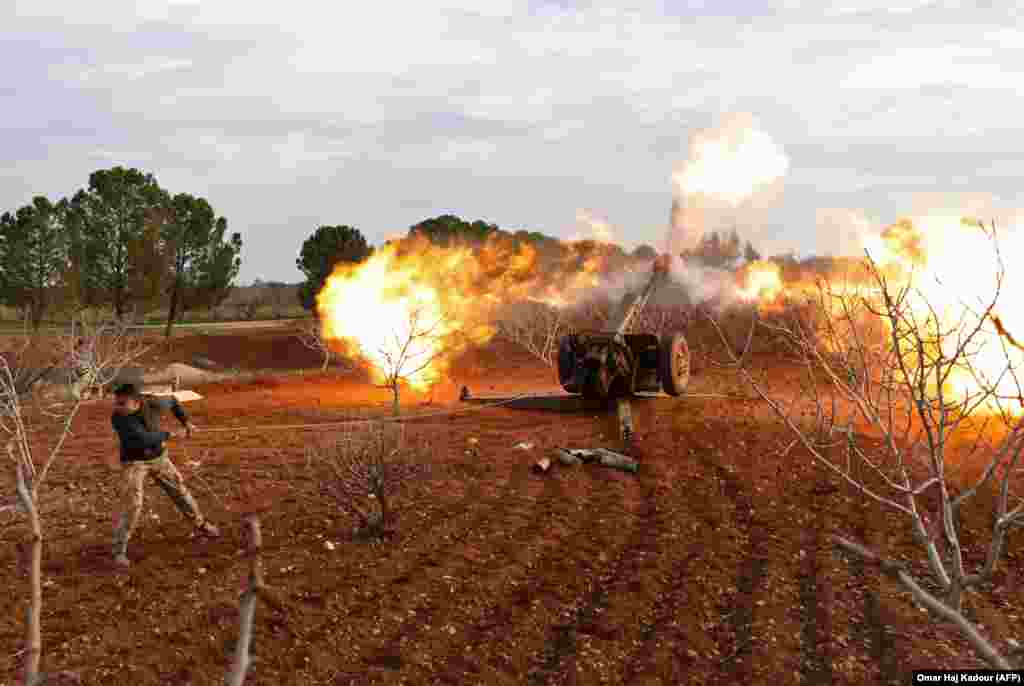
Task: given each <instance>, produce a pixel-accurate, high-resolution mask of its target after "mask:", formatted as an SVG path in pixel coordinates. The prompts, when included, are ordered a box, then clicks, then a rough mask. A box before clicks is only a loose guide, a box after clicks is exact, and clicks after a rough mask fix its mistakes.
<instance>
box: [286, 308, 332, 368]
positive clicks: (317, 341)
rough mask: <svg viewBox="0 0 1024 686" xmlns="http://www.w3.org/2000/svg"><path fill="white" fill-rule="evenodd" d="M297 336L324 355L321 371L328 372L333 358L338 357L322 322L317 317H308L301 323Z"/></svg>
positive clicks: (303, 342) (304, 343)
mask: <svg viewBox="0 0 1024 686" xmlns="http://www.w3.org/2000/svg"><path fill="white" fill-rule="evenodd" d="M295 337H296V338H298V339H299V340H300V341H302V344H303V345H304V346H306V347H307V348H309V349H310V350H312V351H313V352H316V353H319V354H320V355H322V356H323V360H324V361H323V364H322V365H321V366H320V371H321V372H326V371H327V367H328V366H329V365H330V363H331V358H332V357H333V358H337V355H336V353H335V352H334V351H333V350H332V349H331V345H330V342H329V341H328V340H327V339H326V338H325V337H324V335H323V329H322V328H321V326H320V322H318V321H317V320H316V319H308V320H306V321H303V322H301V323H300V324H299V328H298V331H297V333H296V334H295Z"/></svg>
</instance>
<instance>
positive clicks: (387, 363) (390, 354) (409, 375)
mask: <svg viewBox="0 0 1024 686" xmlns="http://www.w3.org/2000/svg"><path fill="white" fill-rule="evenodd" d="M443 324H444V319H443V315H441V316H440V317H431V316H430V315H429V314H428V313H427V312H426V311H425V308H424V307H422V306H420V305H413V306H412V307H411V308H410V309H409V315H408V318H407V319H406V320H405V321H403V322H401V324H400V326H399V327H398V328H396V329H394V330H392V331H389V332H388V333H387V335H386V336H385V340H384V341H383V342H382V343H381V344H380V345H379V346H378V349H377V354H376V356H375V362H376V363H377V364H378V366H379V368H380V371H381V373H382V374H383V376H384V383H383V387H384V388H388V389H390V390H391V397H392V413H393V414H394V415H395V416H396V417H397V416H398V415H399V413H400V411H401V406H400V404H399V392H400V390H401V387H402V384H403V383H408V382H409V381H410V380H413V379H416V378H417V377H420V378H422V377H423V375H424V374H427V375H429V373H430V369H429V368H430V365H431V364H432V363H433V362H434V361H435V360H437V359H439V358H440V357H442V356H444V355H446V354H447V353H449V352H450V350H451V349H453V347H454V342H453V340H452V335H444V334H443V328H444V327H443V326H442V325H443ZM425 380H426V381H427V382H428V383H430V382H432V381H434V380H435V379H431V378H427V379H425Z"/></svg>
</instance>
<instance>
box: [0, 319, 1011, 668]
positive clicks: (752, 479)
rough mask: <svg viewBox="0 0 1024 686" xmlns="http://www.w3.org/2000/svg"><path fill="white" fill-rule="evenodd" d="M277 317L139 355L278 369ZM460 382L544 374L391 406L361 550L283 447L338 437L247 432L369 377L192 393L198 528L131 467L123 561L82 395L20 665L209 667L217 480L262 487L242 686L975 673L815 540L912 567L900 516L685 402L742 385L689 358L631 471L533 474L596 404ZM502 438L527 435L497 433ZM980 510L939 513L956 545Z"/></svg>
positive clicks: (754, 417) (12, 534)
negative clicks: (552, 405)
mask: <svg viewBox="0 0 1024 686" xmlns="http://www.w3.org/2000/svg"><path fill="white" fill-rule="evenodd" d="M276 335H277V336H278V337H279V338H278V339H277V340H276V342H275V339H274V337H273V335H272V334H270V333H266V334H260V335H253V334H251V333H250V332H247V333H246V334H244V335H238V334H235V335H223V336H210V337H202V336H186V337H182V338H181V339H175V343H174V344H173V346H172V348H171V349H170V350H169V351H165V353H164V355H165V361H170V360H173V359H177V360H180V361H188V359H189V356H191V355H194V354H202V355H204V356H207V357H210V358H212V359H214V360H215V361H217V362H221V363H223V364H226V365H229V366H233V367H251V368H261V369H270V368H278V369H281V368H284V367H286V366H290V367H294V366H299V365H297V364H295V362H294V361H293V362H292V364H290V365H286V364H285V362H287V361H288V360H291V359H292V356H293V355H295V356H296V357H297V356H298V355H300V354H302V353H299V352H298V351H299V350H300V349H301V348H300V347H296V346H295V345H293V344H292V343H290V342H287V341H284V340H281V339H280V336H281V334H280V333H277V334H276ZM174 346H176V347H174ZM301 359H302V361H301V364H303V365H309V366H316V364H317V361H316V358H315V355H310V356H309V357H308V358H301ZM239 360H242V361H239ZM756 364H757V365H758V366H760V367H762V368H765V369H766V371H767V373H768V375H769V379H771V380H772V382H773V383H774V384H775V385H776V387H786V386H787V384H791V383H792V378H791V374H790V372H789V371H787V369H786V368H785V367H783V366H781V365H780V364H779V363H777V362H776V361H774V360H773V358H763V359H762V358H757V359H756ZM462 383H468V385H469V386H470V388H471V389H472V390H474V391H476V392H480V393H494V392H506V391H508V392H519V391H524V390H528V389H530V388H537V389H539V390H555V389H554V388H553V386H552V384H551V382H550V374H549V373H547V372H546V370H544V369H543V368H541V367H540V366H539V365H537V364H536V363H535V362H533V361H532V360H530V359H529V358H528V357H526V356H524V355H523V354H520V353H518V352H517V351H515V350H512V349H509V348H507V347H502V346H494V347H492V348H490V349H488V350H487V351H484V352H483V353H480V354H479V355H476V356H475V357H473V358H472V359H467V360H463V361H462V362H461V363H460V364H459V365H456V367H455V369H454V370H453V380H452V382H451V383H450V384H447V385H446V386H445V387H444V389H443V390H441V391H439V392H438V393H436V394H435V396H434V398H433V399H430V398H426V397H423V396H410V397H407V398H405V400H404V402H403V404H404V410H405V411H406V412H407V413H408V414H414V413H428V414H429V415H430V416H427V417H425V418H422V419H418V420H414V421H410V422H409V423H408V425H407V426H408V428H407V431H408V440H410V441H421V440H422V441H428V442H429V444H430V445H431V447H432V452H431V458H430V460H431V462H430V467H431V474H430V477H429V479H428V480H426V481H425V482H423V483H422V485H420V486H419V487H418V488H414V489H413V490H411V491H410V492H409V493H408V494H407V495H406V496H405V497H404V498H401V499H400V500H399V501H398V503H399V504H400V505H401V510H400V512H399V515H398V520H397V532H396V533H395V534H394V535H393V537H391V538H390V539H386V540H384V541H382V542H368V541H363V540H356V539H354V538H353V536H352V534H351V529H352V525H353V522H352V521H351V520H350V519H349V518H347V517H345V516H344V515H342V514H341V512H340V511H339V510H338V508H337V506H336V505H335V504H333V503H332V501H331V500H330V499H329V498H328V497H326V496H325V495H324V494H323V488H322V486H323V480H324V478H325V472H324V471H323V469H322V468H321V466H320V465H318V464H317V463H316V461H315V460H314V461H313V462H312V463H311V464H307V462H306V458H307V455H306V450H305V448H306V447H307V446H311V445H314V444H317V443H322V442H324V441H327V440H329V439H330V437H331V435H332V433H331V432H332V431H337V430H338V429H337V428H320V429H291V430H285V429H273V428H260V427H272V426H279V425H290V424H303V423H318V422H330V421H336V420H339V419H343V418H347V417H353V416H372V415H380V414H383V413H385V412H386V411H387V409H386V408H387V404H388V402H389V400H390V399H389V395H388V392H387V391H386V390H382V389H377V388H373V387H372V386H370V385H369V384H368V383H367V382H366V381H365V380H361V379H359V378H358V377H349V376H344V375H341V376H330V375H328V376H315V375H313V376H301V377H300V376H280V377H271V376H268V377H266V378H262V379H257V380H256V381H255V382H253V383H247V384H220V385H217V386H209V387H205V388H201V389H198V390H199V391H200V392H201V393H202V394H203V395H204V396H205V398H204V399H203V400H201V401H198V402H196V403H191V404H189V405H188V409H189V410H190V411H191V412H192V413H193V416H194V418H195V421H196V423H197V424H198V425H199V426H200V427H202V428H205V429H206V431H205V432H200V433H199V434H197V435H196V436H195V437H194V438H193V439H192V440H190V441H176V442H173V443H172V444H171V446H170V449H171V453H172V456H173V458H174V459H175V461H176V463H177V464H178V465H179V468H180V469H181V470H182V472H183V474H184V475H185V476H186V478H187V479H188V481H189V483H190V484H191V486H192V488H193V491H194V493H195V495H196V496H197V498H198V499H199V501H200V503H201V505H202V506H203V507H204V508H205V509H206V511H207V512H208V514H209V515H210V517H211V518H213V519H214V520H215V521H217V522H218V523H220V524H221V525H222V528H223V530H224V536H223V537H222V538H221V539H219V540H213V541H205V540H194V539H192V538H191V537H190V533H189V527H188V526H187V525H186V523H185V521H184V520H183V519H182V518H181V517H180V515H178V514H177V513H176V511H174V509H173V507H172V505H171V503H170V501H169V500H168V499H167V498H165V497H164V496H163V494H162V493H160V492H159V491H158V490H157V489H156V488H153V487H152V486H151V485H150V486H148V487H147V493H146V498H147V500H146V510H145V515H144V519H143V522H142V525H141V527H140V530H139V531H138V533H137V535H136V537H135V539H134V540H133V543H132V545H131V547H130V550H129V556H130V557H131V559H132V561H133V566H132V567H131V568H130V570H127V571H120V570H117V569H115V568H114V567H113V566H112V564H111V562H110V550H109V542H110V529H111V512H112V508H113V503H114V498H115V493H116V487H117V479H118V474H117V472H116V470H115V469H114V468H113V467H112V465H111V461H112V460H113V459H114V458H113V456H114V449H115V445H114V442H113V437H112V436H111V435H110V429H109V416H108V412H109V411H108V409H107V408H106V407H105V406H103V405H97V404H94V405H88V406H86V407H85V408H84V409H83V410H82V412H81V414H80V416H79V417H78V419H77V420H76V424H75V437H74V438H73V439H72V440H71V442H70V443H69V444H68V446H67V447H66V449H65V451H64V455H63V457H62V458H61V459H60V461H59V462H58V464H57V466H56V467H55V468H54V471H53V472H52V475H51V477H50V478H49V481H48V484H47V485H46V488H47V489H48V490H49V492H50V493H55V494H59V497H55V498H51V499H50V500H49V505H48V507H47V509H46V511H45V520H44V525H45V532H46V536H47V539H46V541H45V548H44V562H43V567H44V569H43V576H44V585H45V587H44V612H43V617H42V622H43V637H44V654H43V664H44V667H45V668H49V669H54V670H56V669H68V670H77V671H78V672H79V673H80V674H81V675H82V677H83V679H84V683H86V684H96V685H97V686H98V685H100V684H103V685H106V684H111V683H120V684H132V685H139V686H142V685H148V684H197V685H198V684H220V683H222V680H223V676H224V673H225V671H226V668H227V665H228V664H229V662H230V658H231V654H232V651H233V648H234V644H235V640H236V637H237V635H238V625H237V608H238V602H237V601H238V593H239V589H240V584H241V583H242V580H243V576H244V573H245V561H244V559H242V558H241V557H239V551H240V550H241V548H242V541H241V537H240V534H241V526H240V521H239V519H238V516H237V514H235V513H233V512H232V511H229V510H228V509H227V506H228V505H230V504H231V503H233V502H236V501H237V496H238V492H239V483H240V481H241V480H244V481H245V483H246V484H248V485H249V486H250V487H251V488H254V489H256V490H261V489H267V492H269V493H271V494H272V495H273V497H274V501H273V506H272V508H271V509H270V510H269V511H268V512H267V513H266V514H265V515H264V516H263V518H262V523H263V532H264V544H265V550H264V554H263V558H264V562H265V567H266V577H267V582H268V584H269V585H270V586H271V587H272V588H273V591H274V592H275V593H276V594H277V597H279V598H280V599H281V601H282V603H283V611H280V610H277V609H274V608H272V607H271V606H270V605H268V604H266V603H260V605H259V606H258V608H257V611H256V631H255V639H254V646H253V652H254V655H255V656H256V661H255V663H254V664H253V666H252V669H251V672H250V675H249V678H248V679H247V681H246V683H247V684H267V685H270V684H275V685H276V684H376V683H380V684H385V683H388V684H400V683H405V684H544V683H551V684H556V683H557V684H722V685H724V684H772V685H773V686H776V685H778V686H781V685H783V684H830V683H835V684H868V683H883V684H889V683H893V684H905V683H909V681H910V676H909V672H910V670H912V669H914V668H926V667H947V668H954V667H969V666H977V665H978V664H979V662H978V660H977V659H976V658H975V657H974V656H973V654H972V653H971V651H970V650H969V649H968V647H967V646H966V644H965V643H964V642H963V641H962V640H961V639H960V638H959V637H958V636H957V635H956V633H955V632H954V631H953V630H952V629H950V628H949V627H945V626H940V625H937V624H935V623H934V622H932V621H931V620H929V619H928V618H927V617H926V615H924V614H923V613H922V611H921V610H919V609H918V608H916V607H915V606H914V605H913V604H912V603H911V602H909V600H908V598H907V596H906V594H905V593H904V592H903V591H902V590H901V589H900V588H898V587H896V586H895V585H894V584H893V583H892V582H890V581H887V580H882V579H880V578H879V576H878V574H877V573H876V572H875V571H874V570H872V569H871V568H870V567H868V566H866V565H864V564H861V563H858V562H853V563H850V562H848V561H847V560H845V559H843V558H842V557H840V556H839V555H838V554H837V553H836V552H835V551H834V549H833V547H832V546H831V545H830V543H829V536H830V535H832V534H834V533H840V534H845V535H848V536H850V537H853V538H856V539H858V540H861V541H865V542H867V543H869V544H871V545H874V546H877V547H879V548H881V549H883V550H885V551H887V552H888V553H889V554H891V555H894V556H897V557H906V558H907V559H915V560H919V559H920V558H921V556H920V554H919V549H918V548H916V547H915V546H914V544H913V540H912V537H911V536H910V532H909V530H908V528H907V527H906V526H905V523H904V522H903V521H901V520H900V519H898V518H897V517H896V516H894V515H890V514H887V513H885V512H884V511H883V510H882V509H881V508H880V507H879V506H877V505H875V504H874V503H871V502H868V501H866V500H865V498H864V497H862V496H860V495H859V494H857V493H855V492H853V491H851V490H850V489H848V488H847V487H845V486H842V485H839V484H837V483H836V482H835V481H834V479H833V478H832V477H830V476H829V475H827V474H826V473H824V471H823V470H821V469H820V468H817V467H815V466H814V465H813V464H811V463H810V461H809V460H808V458H807V457H806V454H805V453H804V452H803V451H801V450H799V449H797V448H793V449H792V450H790V451H789V452H788V453H786V454H785V455H782V454H781V453H782V452H783V451H784V448H785V446H787V445H788V444H789V443H790V441H791V438H790V437H789V436H788V435H787V434H786V432H785V431H784V430H783V429H782V427H781V426H780V425H779V422H778V421H777V420H775V419H774V418H773V417H771V416H770V415H769V414H768V412H767V411H766V410H765V408H764V407H763V405H762V404H761V403H758V402H755V401H751V400H744V399H739V398H731V397H703V394H709V393H712V394H722V395H727V396H728V395H738V394H742V393H743V389H742V387H741V385H740V384H739V382H738V381H737V380H736V379H735V375H734V373H733V372H730V371H728V370H726V369H722V368H718V367H715V366H713V365H706V366H704V368H703V369H702V371H701V373H700V374H697V375H696V376H695V377H694V378H693V379H692V382H691V387H690V391H691V392H692V394H693V397H689V398H680V399H671V398H658V399H656V400H649V401H642V402H637V403H636V406H635V409H634V415H635V418H636V422H637V429H638V432H639V438H640V440H639V442H638V448H637V451H636V454H637V456H638V458H639V459H640V461H641V464H642V466H641V469H640V471H639V473H638V474H635V475H632V474H627V473H622V472H618V471H613V470H609V469H605V468H602V467H597V466H579V467H573V468H569V467H556V468H554V469H553V470H552V471H551V472H550V473H548V474H545V475H536V474H532V473H531V471H530V469H529V466H530V464H531V463H532V461H533V460H535V459H536V458H537V457H539V456H541V455H544V454H545V453H546V451H548V449H550V448H552V447H555V446H566V447H586V446H599V445H603V446H607V447H613V448H614V447H616V441H615V440H614V438H615V423H614V421H612V419H611V415H610V414H606V413H595V412H558V411H550V410H523V409H510V408H507V407H481V406H476V405H463V404H460V403H458V402H457V401H456V400H455V394H456V393H457V390H458V387H459V385H460V384H462ZM438 412H452V414H449V415H438V414H436V413H438ZM172 421H173V420H172V419H170V418H168V419H167V420H165V422H172ZM232 427H237V428H235V429H232ZM470 438H475V439H477V442H476V443H475V444H470V442H469V440H468V439H470ZM39 440H40V441H41V442H43V441H45V440H46V439H45V437H40V438H39ZM521 441H527V442H531V443H534V444H535V445H534V447H533V449H532V450H529V451H524V450H517V449H514V447H513V446H515V445H516V444H517V443H519V442H521ZM473 446H475V448H476V449H477V451H474V450H472V449H471V447H473ZM477 453H478V454H477ZM4 478H5V479H6V480H5V481H3V488H4V493H10V492H11V484H10V479H9V477H8V476H7V475H6V474H5V475H4ZM988 516H989V512H988V510H986V509H985V508H984V507H980V506H979V507H972V508H971V509H969V510H968V511H967V512H965V524H964V527H963V528H964V531H965V535H967V536H971V537H974V538H970V539H969V540H968V547H967V551H968V556H969V557H970V559H971V561H972V562H976V561H977V559H978V557H979V556H980V555H981V554H982V552H983V548H982V545H981V544H982V542H983V541H984V540H987V539H985V538H983V537H982V534H983V531H984V529H985V527H986V525H987V523H988V521H989V520H988ZM26 535H27V534H26V529H25V526H24V525H23V523H22V521H21V520H20V519H19V518H17V517H16V516H14V515H12V514H10V513H8V514H0V574H2V575H3V578H4V579H5V580H6V581H5V588H7V589H8V592H7V593H6V594H4V597H3V599H2V600H0V617H2V619H0V646H2V650H0V661H2V662H0V684H13V683H15V681H16V677H15V666H16V662H17V657H15V656H14V654H15V653H16V652H17V651H18V650H20V649H21V647H22V645H23V621H24V616H25V603H24V598H25V594H24V592H23V589H24V588H25V576H24V574H23V572H21V571H20V569H19V566H18V564H17V557H18V552H17V548H16V546H17V544H18V542H21V541H25V540H26ZM327 542H331V543H333V544H334V549H333V550H330V549H328V546H326V545H325V544H326V543H327ZM1019 543H1020V537H1019V534H1014V535H1012V536H1011V538H1010V540H1009V557H1008V559H1007V560H1006V561H1005V562H1004V563H1003V564H1002V565H1001V566H1000V572H999V573H998V575H997V577H996V584H995V590H991V589H988V588H986V589H983V592H982V593H980V594H978V595H970V596H969V597H968V600H967V608H968V613H969V614H970V615H971V616H972V617H974V618H975V619H977V620H979V621H980V622H981V623H982V624H983V625H984V626H985V630H986V632H988V633H989V634H990V635H992V636H994V637H998V638H999V639H1000V641H1002V640H1004V639H1006V638H1009V637H1013V636H1014V635H1015V634H1014V633H1013V627H1014V626H1016V624H1017V622H1016V621H1015V620H1016V619H1017V618H1018V617H1019V616H1020V614H1021V611H1022V609H1024V602H1022V600H1021V598H1020V595H1019V586H1018V571H1017V569H1018V567H1019V562H1020V560H1021V558H1020V552H1019ZM1000 647H1001V648H1005V644H1004V643H1002V642H1000Z"/></svg>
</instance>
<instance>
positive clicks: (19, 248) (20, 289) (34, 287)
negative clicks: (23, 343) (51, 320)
mask: <svg viewBox="0 0 1024 686" xmlns="http://www.w3.org/2000/svg"><path fill="white" fill-rule="evenodd" d="M67 256H68V240H67V234H66V232H65V231H64V230H63V226H62V224H61V221H60V210H59V208H58V207H57V206H55V205H54V204H53V203H51V202H50V201H49V200H48V199H47V198H45V197H42V196H38V197H36V198H34V199H33V200H32V204H30V205H26V206H25V207H22V208H21V209H19V210H18V211H17V213H16V214H15V215H11V214H10V213H9V212H8V213H4V215H3V216H2V217H0V302H2V303H3V304H5V305H8V306H11V307H16V308H19V309H23V310H25V311H27V313H28V315H29V319H30V321H31V322H32V326H33V328H38V327H39V324H40V323H41V322H42V320H43V317H44V315H45V314H46V311H47V310H48V309H49V308H50V306H51V304H52V303H53V301H54V299H55V295H56V291H57V289H58V286H59V284H60V279H61V275H62V273H63V270H64V268H65V266H66V263H67Z"/></svg>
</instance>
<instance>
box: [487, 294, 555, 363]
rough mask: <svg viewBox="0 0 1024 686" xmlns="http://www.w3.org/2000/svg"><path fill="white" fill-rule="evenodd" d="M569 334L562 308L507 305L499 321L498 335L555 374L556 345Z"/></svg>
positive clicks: (538, 304) (546, 305)
mask: <svg viewBox="0 0 1024 686" xmlns="http://www.w3.org/2000/svg"><path fill="white" fill-rule="evenodd" d="M571 332H572V328H571V326H570V324H569V321H568V317H567V316H566V312H565V310H564V309H563V308H560V307H554V306H552V305H548V304H546V303H539V302H524V303H516V304H515V305H514V306H509V307H508V308H507V309H506V311H505V312H504V313H503V316H502V318H501V320H500V321H499V322H498V334H499V335H500V336H502V337H503V338H504V339H505V340H508V341H510V342H512V343H514V344H516V345H518V346H520V347H522V348H523V349H524V350H526V351H527V352H529V353H530V354H531V355H533V356H534V357H536V358H537V359H538V360H540V361H541V362H543V363H544V364H545V365H546V366H547V367H548V368H549V369H551V370H553V372H554V373H555V375H556V378H557V374H558V344H559V341H560V340H561V338H562V336H564V335H566V334H569V333H571Z"/></svg>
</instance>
